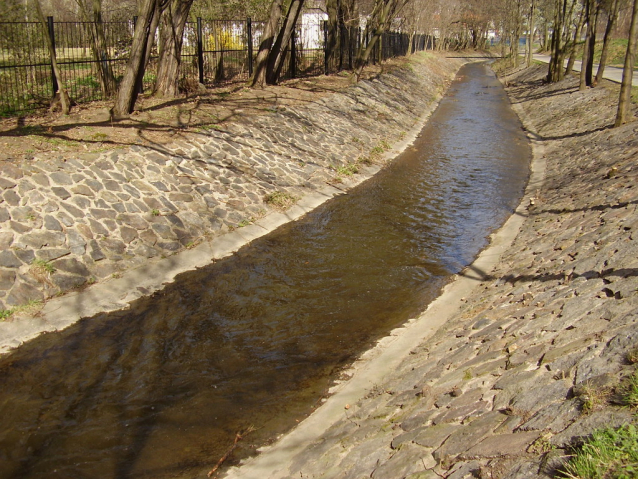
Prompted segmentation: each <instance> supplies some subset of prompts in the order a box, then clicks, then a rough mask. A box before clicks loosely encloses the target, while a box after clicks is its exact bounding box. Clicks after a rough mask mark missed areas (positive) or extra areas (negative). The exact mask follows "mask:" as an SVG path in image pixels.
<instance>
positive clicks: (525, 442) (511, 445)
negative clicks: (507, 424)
mask: <svg viewBox="0 0 638 479" xmlns="http://www.w3.org/2000/svg"><path fill="white" fill-rule="evenodd" d="M540 436H541V433H540V432H537V431H533V432H519V433H512V434H498V435H495V436H489V437H486V438H485V439H483V440H482V441H481V442H480V443H478V444H477V445H476V446H474V447H472V448H470V449H469V450H468V451H466V452H464V453H463V454H461V458H462V459H476V458H479V457H489V458H492V457H502V456H518V455H521V454H524V453H525V452H526V451H527V448H528V447H529V445H530V444H532V443H533V442H534V441H536V439H538V438H539V437H540Z"/></svg>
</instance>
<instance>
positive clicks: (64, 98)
mask: <svg viewBox="0 0 638 479" xmlns="http://www.w3.org/2000/svg"><path fill="white" fill-rule="evenodd" d="M33 3H34V4H35V11H36V14H37V16H38V21H39V22H40V25H42V29H43V30H44V32H45V35H44V38H45V39H46V42H47V48H48V49H49V55H50V56H51V67H52V68H53V75H54V76H55V80H56V81H57V83H58V91H57V92H56V94H55V95H54V99H53V101H55V100H56V99H58V97H59V100H60V107H61V110H62V114H63V115H68V114H69V113H70V112H71V99H70V98H69V94H68V93H67V91H66V89H65V88H64V79H63V78H62V74H61V73H60V68H59V67H58V59H57V58H56V55H55V48H53V42H52V41H51V37H50V36H49V33H48V28H49V27H48V25H47V21H46V19H45V18H44V14H43V13H42V6H41V5H40V0H33ZM52 103H53V102H52ZM52 106H53V104H52Z"/></svg>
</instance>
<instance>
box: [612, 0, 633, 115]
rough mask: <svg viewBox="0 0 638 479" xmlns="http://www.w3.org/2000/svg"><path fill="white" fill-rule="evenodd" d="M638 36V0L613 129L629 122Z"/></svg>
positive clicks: (631, 25) (630, 32)
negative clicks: (637, 38)
mask: <svg viewBox="0 0 638 479" xmlns="http://www.w3.org/2000/svg"><path fill="white" fill-rule="evenodd" d="M637 36H638V0H634V3H633V9H632V14H631V24H630V26H629V41H628V42H627V52H626V53H625V66H624V69H623V73H622V83H621V85H620V98H619V99H618V111H617V113H616V121H615V123H614V126H615V127H618V126H621V125H623V124H624V123H626V122H627V121H628V120H629V118H628V117H629V108H630V106H631V84H632V78H633V73H634V62H635V59H636V37H637Z"/></svg>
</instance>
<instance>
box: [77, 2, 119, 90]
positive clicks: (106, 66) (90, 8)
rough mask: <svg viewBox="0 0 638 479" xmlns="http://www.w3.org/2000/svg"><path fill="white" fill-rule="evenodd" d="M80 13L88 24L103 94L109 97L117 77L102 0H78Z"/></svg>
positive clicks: (92, 51)
mask: <svg viewBox="0 0 638 479" xmlns="http://www.w3.org/2000/svg"><path fill="white" fill-rule="evenodd" d="M76 2H77V4H78V7H79V8H80V13H81V15H82V17H83V19H84V21H85V22H87V25H88V32H89V41H90V43H91V53H92V54H93V60H94V62H95V66H96V68H97V76H98V79H99V81H100V87H101V88H102V96H103V97H105V98H108V97H110V96H112V95H113V93H115V78H114V77H113V70H112V69H111V63H110V62H109V53H108V48H107V46H106V37H105V35H104V22H103V20H102V0H90V2H91V3H90V5H89V4H88V3H89V0H76Z"/></svg>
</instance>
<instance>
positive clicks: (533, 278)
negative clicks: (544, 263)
mask: <svg viewBox="0 0 638 479" xmlns="http://www.w3.org/2000/svg"><path fill="white" fill-rule="evenodd" d="M457 274H458V275H459V276H462V277H464V278H468V279H472V280H475V281H478V282H480V281H496V280H499V281H503V282H505V283H509V284H511V285H515V284H517V283H535V282H548V281H560V280H564V281H572V280H574V279H577V278H586V279H595V278H601V279H606V278H609V277H617V278H623V279H624V278H630V277H634V276H638V268H619V269H615V268H608V269H605V270H602V271H594V270H590V271H586V272H584V273H571V274H568V275H566V274H565V273H563V272H559V273H543V274H520V275H514V274H508V275H505V276H501V277H498V276H494V275H492V274H490V273H488V272H486V271H484V270H482V269H480V268H477V267H476V266H473V265H470V266H468V267H467V268H465V269H464V270H463V271H461V272H460V273H457Z"/></svg>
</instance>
